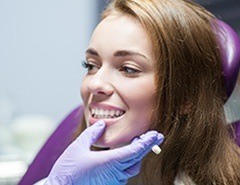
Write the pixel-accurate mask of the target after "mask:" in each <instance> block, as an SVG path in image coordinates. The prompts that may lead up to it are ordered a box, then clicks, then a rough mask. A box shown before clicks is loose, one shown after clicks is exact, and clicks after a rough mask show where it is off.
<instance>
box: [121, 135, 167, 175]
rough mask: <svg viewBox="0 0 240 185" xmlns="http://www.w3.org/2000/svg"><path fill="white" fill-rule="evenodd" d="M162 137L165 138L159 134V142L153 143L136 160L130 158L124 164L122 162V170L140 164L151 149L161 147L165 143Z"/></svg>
mask: <svg viewBox="0 0 240 185" xmlns="http://www.w3.org/2000/svg"><path fill="white" fill-rule="evenodd" d="M162 137H163V135H162V134H158V138H157V140H155V141H154V142H153V143H151V144H150V145H149V146H148V147H147V148H146V149H145V150H144V151H142V152H141V153H139V155H136V156H135V157H134V158H130V159H129V160H127V161H126V160H124V161H123V162H121V163H120V164H121V169H122V170H125V169H128V168H131V167H132V166H134V165H135V164H136V163H138V162H140V161H141V160H142V159H143V158H144V157H145V156H146V155H147V154H148V153H149V152H150V151H151V149H152V147H153V146H154V145H159V144H160V143H161V142H162V141H163V138H162Z"/></svg>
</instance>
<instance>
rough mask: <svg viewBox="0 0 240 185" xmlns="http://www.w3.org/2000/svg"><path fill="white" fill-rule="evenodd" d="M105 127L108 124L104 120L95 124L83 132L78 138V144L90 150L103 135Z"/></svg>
mask: <svg viewBox="0 0 240 185" xmlns="http://www.w3.org/2000/svg"><path fill="white" fill-rule="evenodd" d="M105 126H106V124H105V122H104V121H103V120H99V121H97V122H95V123H94V124H93V125H92V126H90V127H88V128H87V129H86V130H84V131H83V132H82V134H81V135H80V136H79V137H78V138H77V142H79V143H80V144H81V145H82V146H84V147H87V148H88V149H89V148H90V146H91V145H92V144H94V143H95V142H96V141H97V140H98V138H99V137H100V136H101V135H102V133H103V131H104V130H105Z"/></svg>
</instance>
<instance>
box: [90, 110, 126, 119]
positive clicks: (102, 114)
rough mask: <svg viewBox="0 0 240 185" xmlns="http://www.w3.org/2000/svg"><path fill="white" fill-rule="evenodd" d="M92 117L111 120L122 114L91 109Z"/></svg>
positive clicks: (118, 111)
mask: <svg viewBox="0 0 240 185" xmlns="http://www.w3.org/2000/svg"><path fill="white" fill-rule="evenodd" d="M91 113H92V116H93V117H95V118H113V117H119V116H121V115H123V114H124V111H122V110H104V109H99V108H92V109H91Z"/></svg>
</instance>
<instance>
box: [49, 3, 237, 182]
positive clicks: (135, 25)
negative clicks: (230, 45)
mask: <svg viewBox="0 0 240 185" xmlns="http://www.w3.org/2000/svg"><path fill="white" fill-rule="evenodd" d="M220 25H221V24H219V21H217V20H216V18H215V17H214V16H213V15H212V14H211V13H209V12H208V11H206V10H205V9H204V8H202V7H201V6H199V5H197V4H195V3H193V2H191V1H188V0H145V1H142V0H113V1H112V2H111V3H110V4H109V5H108V7H107V8H106V10H105V11H104V12H103V17H102V21H101V22H100V23H99V24H98V26H97V27H96V29H95V31H94V32H93V35H92V37H91V40H90V43H89V46H88V48H87V50H86V60H85V61H84V62H83V67H85V68H87V74H86V76H85V77H84V79H83V83H82V87H81V96H82V99H83V104H84V118H85V119H84V120H83V122H82V125H81V130H80V131H79V133H78V134H79V136H78V137H77V139H76V140H75V141H74V142H73V143H72V144H71V145H70V146H69V147H68V148H67V149H66V151H65V152H64V153H63V154H62V156H61V157H60V158H59V159H58V161H57V162H56V163H55V165H54V167H53V169H52V171H51V173H50V175H49V177H48V178H47V181H46V184H84V185H85V184H90V185H96V184H98V185H113V184H126V183H127V182H128V184H134V185H136V184H137V185H158V184H161V185H172V184H175V185H182V184H184V185H189V184H190V185H193V184H200V185H201V184H218V185H229V184H231V185H239V184H240V159H239V156H240V151H239V148H238V146H237V145H236V143H235V142H234V139H233V137H232V136H231V134H230V133H229V128H228V127H227V126H226V119H225V115H224V111H223V105H224V102H225V101H226V99H227V93H226V89H225V87H224V84H223V80H222V79H223V77H224V78H225V76H224V75H223V74H224V73H223V71H222V67H221V62H222V57H223V56H225V53H222V51H223V50H221V48H222V45H219V43H220V42H219V38H223V37H219V36H220V35H221V36H222V35H224V30H222V29H221V27H220ZM224 44H225V42H224ZM224 62H226V61H225V60H224ZM227 62H229V61H227ZM230 63H231V61H230ZM227 90H229V89H227ZM160 133H163V134H164V136H165V140H164V142H163V135H162V134H160ZM161 143H162V145H161V148H162V151H161V150H159V148H157V147H155V145H159V144H161ZM92 146H94V147H95V149H96V148H97V149H98V150H97V151H96V150H91V149H92V148H93V147H92ZM151 148H153V150H154V151H155V152H156V153H159V152H161V153H160V155H155V154H153V153H151V152H150V151H151ZM128 180H129V181H128Z"/></svg>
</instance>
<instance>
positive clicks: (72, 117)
mask: <svg viewBox="0 0 240 185" xmlns="http://www.w3.org/2000/svg"><path fill="white" fill-rule="evenodd" d="M82 115H83V107H82V106H79V107H77V108H76V109H74V110H73V111H72V112H71V113H70V114H69V115H68V116H67V117H66V118H65V119H64V120H63V121H62V122H61V123H60V124H59V126H58V128H57V129H56V130H55V131H54V133H53V134H52V135H51V136H50V137H49V139H48V140H47V142H46V143H45V144H44V146H43V147H42V149H41V150H40V151H39V153H38V154H37V156H36V157H35V159H34V160H33V162H32V163H31V165H30V166H29V168H28V170H27V172H26V173H25V175H24V176H23V178H22V179H21V181H20V182H19V185H32V184H34V183H36V182H37V181H39V180H41V179H43V178H45V177H47V176H48V174H49V172H50V170H51V168H52V166H53V164H54V163H55V161H56V160H57V159H58V157H59V156H60V155H61V154H62V153H63V151H64V150H65V149H66V148H67V146H68V145H69V144H70V143H71V142H72V140H73V134H74V132H75V131H76V128H77V126H78V125H79V122H80V120H81V118H82Z"/></svg>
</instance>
